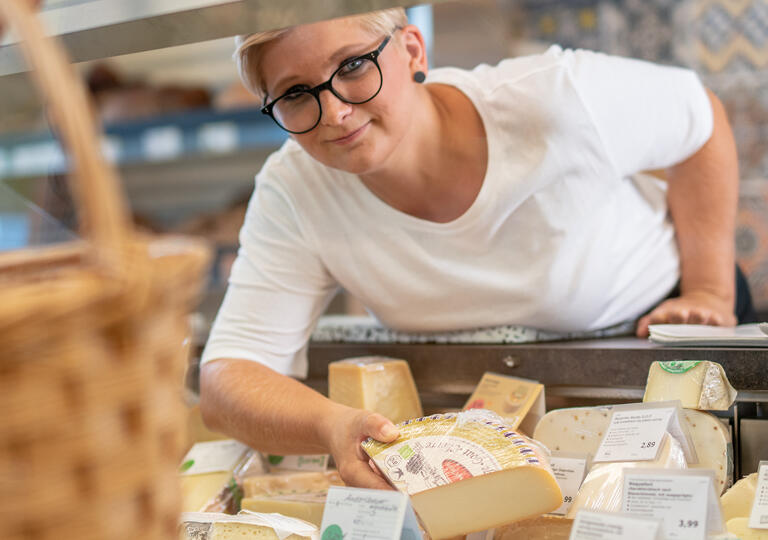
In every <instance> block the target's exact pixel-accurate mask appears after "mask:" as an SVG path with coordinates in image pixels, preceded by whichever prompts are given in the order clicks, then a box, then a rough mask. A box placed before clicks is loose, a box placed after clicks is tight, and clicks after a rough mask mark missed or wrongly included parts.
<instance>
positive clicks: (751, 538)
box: [725, 517, 768, 540]
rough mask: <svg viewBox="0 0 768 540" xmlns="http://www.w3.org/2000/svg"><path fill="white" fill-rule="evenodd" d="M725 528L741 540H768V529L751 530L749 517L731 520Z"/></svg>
mask: <svg viewBox="0 0 768 540" xmlns="http://www.w3.org/2000/svg"><path fill="white" fill-rule="evenodd" d="M725 528H726V529H727V530H728V532H729V533H731V534H735V535H736V536H738V537H739V540H768V529H750V528H749V518H748V517H737V518H733V519H729V520H728V522H727V523H726V524H725Z"/></svg>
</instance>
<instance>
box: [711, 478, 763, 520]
mask: <svg viewBox="0 0 768 540" xmlns="http://www.w3.org/2000/svg"><path fill="white" fill-rule="evenodd" d="M756 492H757V473H752V474H750V475H749V476H746V477H744V478H742V479H741V480H739V481H738V482H736V483H735V484H734V485H733V487H731V489H729V490H728V491H726V492H725V493H724V494H723V496H722V497H720V504H722V506H723V519H724V520H725V521H730V520H731V519H733V518H737V517H749V513H750V512H751V511H752V503H753V502H754V500H755V493H756Z"/></svg>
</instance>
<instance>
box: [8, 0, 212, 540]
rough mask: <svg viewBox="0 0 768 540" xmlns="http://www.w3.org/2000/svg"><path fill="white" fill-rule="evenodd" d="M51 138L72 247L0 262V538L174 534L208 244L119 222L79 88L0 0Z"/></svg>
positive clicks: (17, 3)
mask: <svg viewBox="0 0 768 540" xmlns="http://www.w3.org/2000/svg"><path fill="white" fill-rule="evenodd" d="M0 17H2V19H3V20H4V21H6V22H7V23H9V25H10V27H11V28H13V29H15V30H16V33H17V34H18V35H19V36H21V37H23V38H24V43H25V45H24V50H25V55H26V58H27V61H28V62H29V64H30V66H31V67H32V68H33V69H34V72H33V76H34V78H35V82H36V85H37V86H38V87H39V88H40V89H41V91H42V94H43V96H44V98H45V99H46V105H47V106H48V108H49V110H50V113H51V115H52V117H53V121H54V124H55V126H56V129H57V132H58V133H59V134H60V135H61V138H62V140H63V143H64V146H65V147H66V149H67V153H68V156H69V159H70V164H71V167H70V169H71V170H72V172H73V184H74V185H73V195H74V198H75V201H76V204H77V206H78V211H79V213H80V216H81V222H82V223H83V224H84V226H83V231H82V236H83V238H84V239H85V240H84V241H83V242H81V243H73V244H66V245H58V246H54V247H50V248H41V249H37V250H32V249H29V250H23V251H18V252H13V253H5V254H0V351H2V352H0V538H2V539H4V540H8V539H25V540H29V539H70V538H71V539H78V540H90V539H100V540H105V539H109V540H116V539H132V540H134V539H138V538H141V539H149V540H155V539H160V538H166V539H168V538H172V537H174V536H175V534H176V532H175V531H176V520H177V512H178V508H179V499H180V496H179V485H178V481H177V477H176V466H177V464H178V460H179V459H180V457H181V453H182V452H183V448H182V444H183V440H184V439H183V435H184V434H183V430H184V425H185V422H184V406H183V403H182V400H181V385H182V378H183V375H182V371H183V369H184V365H185V361H184V359H183V357H182V356H183V355H182V341H183V339H184V337H185V335H186V322H185V321H186V313H187V312H188V310H189V309H190V307H191V305H192V302H193V301H194V298H195V296H196V294H197V292H198V290H199V288H200V285H201V282H202V277H203V275H204V271H205V267H206V266H207V261H208V254H207V250H206V249H205V248H204V247H203V246H202V245H201V244H199V243H197V242H194V241H192V240H183V239H176V238H145V237H140V236H139V235H137V233H136V232H134V231H133V230H132V228H131V227H130V225H129V220H128V213H127V211H126V208H125V205H124V197H123V196H122V195H121V192H120V190H119V188H118V182H117V177H116V174H115V172H114V171H113V170H112V169H111V168H110V167H109V166H108V165H107V164H106V163H105V162H104V160H103V159H102V157H101V155H100V152H99V150H98V148H99V145H98V137H97V133H96V131H97V130H96V128H95V126H96V123H95V121H94V119H93V118H92V116H91V112H90V108H89V106H88V103H87V98H86V96H85V92H84V91H83V88H82V84H81V83H80V82H79V81H78V80H77V78H76V77H75V75H74V71H73V70H72V68H71V66H70V65H69V63H68V62H67V60H66V58H65V56H64V55H63V53H62V51H61V48H60V47H58V46H57V45H56V44H55V43H54V42H53V41H52V40H50V39H47V38H45V37H44V33H43V31H42V30H41V27H40V25H39V22H38V21H37V19H36V18H35V17H34V15H33V13H32V12H31V10H30V9H29V7H27V2H26V0H0Z"/></svg>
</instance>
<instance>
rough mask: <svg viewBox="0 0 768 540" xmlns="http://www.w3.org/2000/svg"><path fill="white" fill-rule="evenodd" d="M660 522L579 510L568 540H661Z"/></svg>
mask: <svg viewBox="0 0 768 540" xmlns="http://www.w3.org/2000/svg"><path fill="white" fill-rule="evenodd" d="M661 538H662V535H661V520H658V519H646V518H640V517H635V516H625V515H623V514H609V513H604V512H590V511H587V510H581V511H580V512H579V513H578V514H576V519H575V520H574V522H573V527H572V528H571V536H570V540H661Z"/></svg>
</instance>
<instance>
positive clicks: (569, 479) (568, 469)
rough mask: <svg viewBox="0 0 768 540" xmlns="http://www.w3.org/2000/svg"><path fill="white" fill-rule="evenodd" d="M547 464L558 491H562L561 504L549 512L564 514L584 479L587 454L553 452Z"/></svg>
mask: <svg viewBox="0 0 768 540" xmlns="http://www.w3.org/2000/svg"><path fill="white" fill-rule="evenodd" d="M549 465H550V466H551V467H552V472H553V473H554V475H555V479H556V480H557V483H558V485H559V486H560V491H562V492H563V504H561V505H560V508H558V509H557V510H555V511H554V512H551V514H553V515H556V516H564V515H566V514H567V513H568V510H569V509H570V508H571V505H572V504H573V498H574V497H575V496H576V493H578V491H579V488H580V487H581V482H582V481H583V480H584V475H585V474H586V470H587V456H584V457H582V458H579V457H565V456H558V455H554V454H553V455H552V456H551V457H550V458H549Z"/></svg>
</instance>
